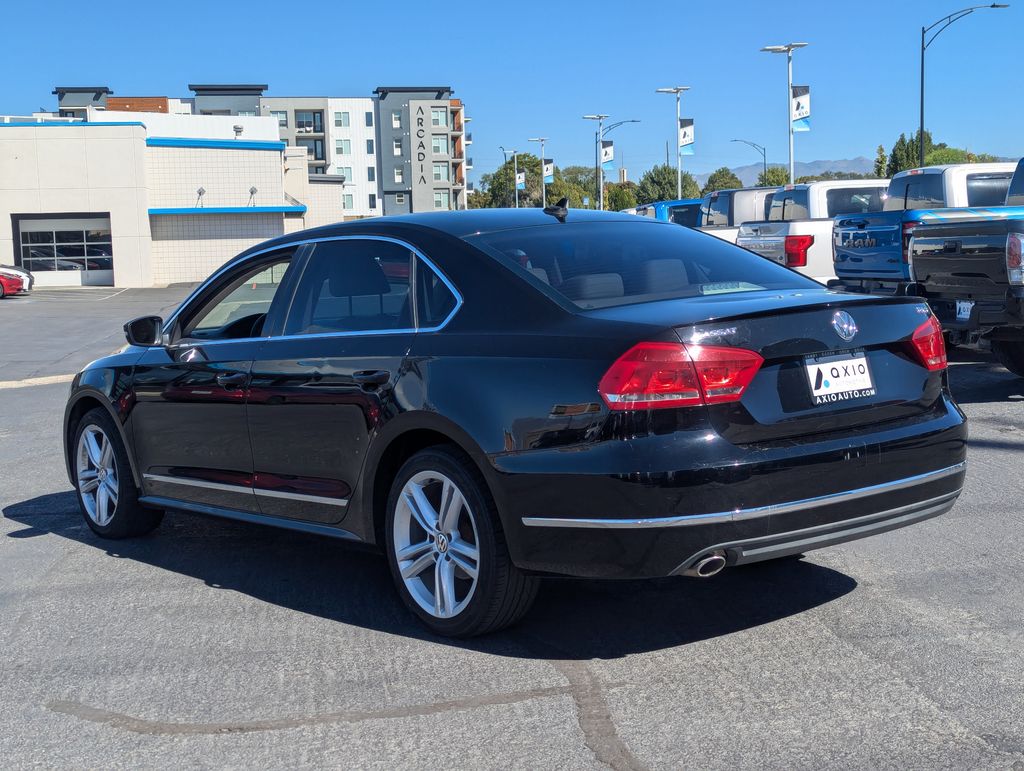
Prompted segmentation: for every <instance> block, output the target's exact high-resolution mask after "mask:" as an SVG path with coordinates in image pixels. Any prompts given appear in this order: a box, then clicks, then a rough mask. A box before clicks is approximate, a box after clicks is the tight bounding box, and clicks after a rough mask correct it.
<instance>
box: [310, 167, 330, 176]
mask: <svg viewBox="0 0 1024 771" xmlns="http://www.w3.org/2000/svg"><path fill="white" fill-rule="evenodd" d="M309 173H310V174H326V173H327V169H325V168H324V167H323V166H311V167H310V169H309Z"/></svg>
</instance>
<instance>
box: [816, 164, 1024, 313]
mask: <svg viewBox="0 0 1024 771" xmlns="http://www.w3.org/2000/svg"><path fill="white" fill-rule="evenodd" d="M1014 166H1015V164H1013V163H961V164H955V165H948V166H927V167H925V168H921V169H910V170H908V171H901V172H900V173H899V174H896V175H895V176H894V177H893V178H892V180H891V181H890V182H889V189H888V190H887V191H886V196H885V200H884V201H883V202H882V211H880V212H873V213H870V214H858V215H854V216H852V217H848V216H845V215H840V216H838V217H836V219H835V225H834V227H833V230H832V244H833V249H834V254H835V274H836V280H835V281H830V282H829V286H832V287H833V288H837V289H843V290H846V291H852V292H870V293H873V294H895V295H900V294H907V290H908V288H909V287H910V286H911V283H912V277H911V273H910V261H909V257H910V252H909V247H910V237H911V235H912V233H913V231H914V228H916V227H917V226H918V225H920V224H921V223H924V222H946V221H949V220H953V219H970V218H971V216H972V215H971V214H970V209H968V208H965V207H978V206H1001V205H1002V203H1003V200H1004V197H1005V196H1006V190H1007V188H1008V187H1009V185H1010V177H1011V176H1013V169H1014ZM951 209H957V211H950V210H951Z"/></svg>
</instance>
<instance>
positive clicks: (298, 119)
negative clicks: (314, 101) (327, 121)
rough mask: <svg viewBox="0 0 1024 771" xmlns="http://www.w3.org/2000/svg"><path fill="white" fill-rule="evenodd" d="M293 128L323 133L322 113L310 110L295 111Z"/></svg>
mask: <svg viewBox="0 0 1024 771" xmlns="http://www.w3.org/2000/svg"><path fill="white" fill-rule="evenodd" d="M295 128H296V129H297V130H299V131H305V132H312V133H314V134H322V133H324V114H323V113H322V112H314V111H312V110H296V111H295Z"/></svg>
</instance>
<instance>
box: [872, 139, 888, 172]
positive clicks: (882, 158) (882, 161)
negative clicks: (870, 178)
mask: <svg viewBox="0 0 1024 771" xmlns="http://www.w3.org/2000/svg"><path fill="white" fill-rule="evenodd" d="M888 162H889V156H888V155H886V154H885V145H879V146H878V149H877V150H876V151H875V177H877V178H878V179H881V178H883V177H884V176H885V166H886V164H887V163H888Z"/></svg>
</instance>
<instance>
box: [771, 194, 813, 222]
mask: <svg viewBox="0 0 1024 771" xmlns="http://www.w3.org/2000/svg"><path fill="white" fill-rule="evenodd" d="M809 217H810V215H809V214H808V212H807V190H806V189H800V190H781V191H779V192H778V193H775V194H774V195H773V196H772V202H771V205H770V206H769V208H768V221H769V222H792V221H793V220H805V219H808V218H809Z"/></svg>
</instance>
